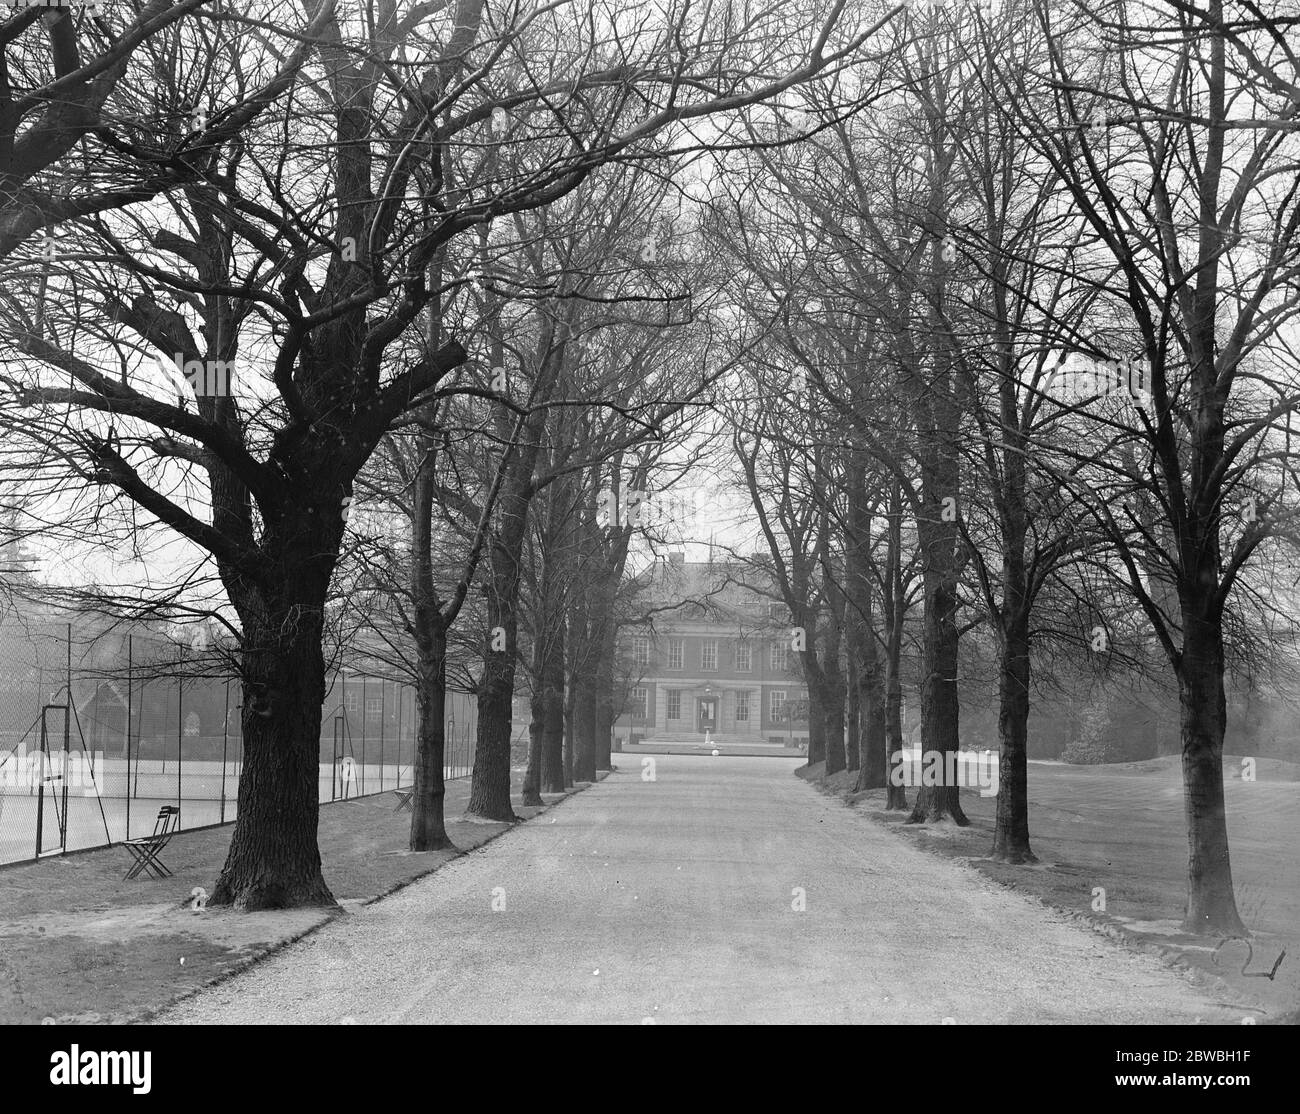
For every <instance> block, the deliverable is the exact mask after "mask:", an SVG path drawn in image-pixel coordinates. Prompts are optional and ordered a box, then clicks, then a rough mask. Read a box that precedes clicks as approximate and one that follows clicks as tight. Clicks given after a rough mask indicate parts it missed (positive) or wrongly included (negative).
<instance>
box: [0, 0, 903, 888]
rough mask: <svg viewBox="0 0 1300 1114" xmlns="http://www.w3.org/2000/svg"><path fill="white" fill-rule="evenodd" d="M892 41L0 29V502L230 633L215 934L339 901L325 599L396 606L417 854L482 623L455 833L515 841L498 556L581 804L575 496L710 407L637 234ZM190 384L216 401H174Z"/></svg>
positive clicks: (496, 19)
mask: <svg viewBox="0 0 1300 1114" xmlns="http://www.w3.org/2000/svg"><path fill="white" fill-rule="evenodd" d="M885 19H886V16H885V15H884V14H882V13H876V14H874V15H870V14H865V13H864V12H863V11H861V10H856V9H854V8H853V6H851V5H849V4H847V3H845V2H843V0H830V2H828V0H809V2H807V3H797V4H793V5H782V6H775V7H772V8H770V9H756V10H750V9H749V8H748V7H747V6H745V5H743V4H735V3H724V4H721V5H718V6H712V5H703V6H699V5H694V4H691V3H687V2H683V3H675V2H672V3H669V4H667V5H663V4H653V5H652V4H632V5H627V4H624V3H617V4H604V3H587V4H578V3H574V2H570V0H559V2H558V3H535V2H533V0H516V2H512V3H507V4H504V5H499V6H498V5H488V4H486V3H484V2H483V0H422V2H415V3H398V2H397V0H365V2H363V3H361V4H346V5H345V4H341V3H337V2H336V0H305V2H303V3H292V2H288V0H253V2H252V3H247V2H244V3H239V4H231V3H227V2H224V0H185V2H183V3H179V4H171V3H163V2H161V0H159V2H150V3H146V4H143V5H141V6H137V7H128V6H124V5H113V6H111V7H110V8H109V9H107V10H106V11H103V12H96V11H93V10H90V9H80V8H63V9H35V8H26V9H19V10H17V11H15V12H14V13H13V14H12V15H10V16H9V17H8V18H6V19H5V20H4V22H3V23H0V50H2V51H3V57H2V61H0V66H2V67H3V68H2V69H0V255H2V256H3V258H4V260H5V264H6V270H5V277H4V283H3V289H2V299H3V300H2V302H0V334H2V335H3V339H4V348H3V351H2V352H0V389H2V390H3V399H2V401H0V413H2V415H3V421H4V425H5V429H6V433H7V434H8V436H7V437H6V439H5V454H6V457H5V469H6V470H5V480H6V484H7V495H6V497H7V499H8V500H9V501H10V502H12V503H14V504H19V505H21V506H22V509H23V511H24V513H25V514H27V515H28V516H29V517H30V520H31V521H34V522H36V523H37V524H38V525H39V527H40V528H41V530H42V531H43V532H44V533H45V535H46V536H47V544H52V545H55V546H57V545H60V544H65V543H66V544H67V545H69V546H75V545H84V544H85V543H86V542H87V540H88V539H89V540H99V541H101V542H103V544H105V545H109V546H111V545H113V544H114V543H116V544H117V546H118V556H119V557H120V558H121V559H122V560H123V561H124V562H126V563H127V567H129V568H130V569H131V570H132V574H133V575H134V576H135V577H136V579H137V581H139V582H140V583H137V584H134V585H132V591H131V592H125V591H124V592H123V593H122V594H123V595H127V596H132V595H133V596H134V597H135V598H136V599H137V601H138V600H139V599H140V597H141V595H142V594H143V595H144V596H146V597H147V604H148V606H152V607H163V608H169V609H171V611H172V612H175V613H181V614H193V613H194V612H196V611H201V610H204V606H203V605H204V600H205V597H204V593H205V592H206V593H207V595H206V610H208V611H210V612H211V613H212V614H214V615H215V616H217V617H219V618H220V619H221V620H222V621H224V622H225V623H226V624H227V626H228V628H229V633H230V637H231V640H232V642H233V644H234V646H235V647H236V649H235V651H234V662H233V664H234V665H235V666H236V667H237V669H238V673H239V677H240V680H241V684H242V687H243V700H242V708H241V715H242V719H243V723H242V727H243V738H244V743H245V752H244V753H245V759H244V767H243V770H244V772H243V776H242V778H241V782H240V794H239V811H238V815H239V819H238V821H237V823H236V825H235V829H234V832H233V834H232V838H231V844H230V850H229V855H228V858H227V861H226V864H225V866H224V868H223V870H222V873H221V876H220V878H219V879H218V881H217V883H216V886H215V888H214V891H213V897H212V900H213V902H214V903H216V904H237V905H240V906H243V907H246V908H267V907H280V906H290V905H299V904H312V903H328V902H330V901H332V897H331V895H330V893H329V890H328V888H327V886H326V884H325V881H324V878H323V876H322V872H321V863H320V855H319V850H318V847H317V842H316V812H317V801H316V784H317V762H318V739H319V727H320V715H321V711H320V709H321V703H322V699H323V697H324V686H325V660H324V653H323V646H324V645H325V642H326V639H327V635H328V634H329V632H330V631H331V630H332V624H333V623H335V622H336V621H338V622H344V621H348V617H349V616H351V617H352V618H353V619H355V616H356V609H355V607H353V604H354V603H355V602H356V600H355V599H354V598H352V597H351V596H350V595H349V589H352V588H357V587H359V586H360V587H361V588H363V589H366V587H367V584H368V590H373V591H375V592H381V591H382V590H384V589H386V588H394V587H397V588H400V591H398V592H392V593H389V594H388V596H387V598H388V599H389V600H390V601H391V603H390V605H389V607H388V608H387V615H388V619H389V620H390V621H389V622H388V623H387V625H386V626H385V627H384V629H389V630H404V633H405V634H407V635H409V636H410V637H411V641H412V643H413V645H414V650H413V651H412V650H406V651H404V652H405V653H406V654H407V655H408V657H409V658H410V659H411V661H412V664H413V668H414V670H415V675H416V678H417V682H418V684H419V688H420V697H419V710H420V715H421V727H420V740H421V745H420V748H419V757H418V759H417V769H416V806H417V807H416V810H415V821H414V824H413V831H412V841H413V845H414V846H417V847H428V846H437V845H438V844H439V843H440V842H442V841H443V840H445V833H444V831H443V824H442V815H441V812H442V784H441V781H442V771H441V753H440V751H441V746H442V738H441V732H442V727H441V721H442V717H441V715H440V703H439V702H440V700H441V699H442V695H441V694H442V693H443V692H444V691H445V669H446V660H447V657H446V646H447V639H448V632H449V630H450V629H451V628H452V625H453V624H454V623H455V622H456V620H457V618H458V615H459V614H460V611H461V609H462V608H463V606H464V604H465V601H466V599H467V598H468V597H469V596H470V594H471V592H473V591H475V590H479V591H481V594H482V596H483V600H482V611H483V620H484V629H483V631H482V634H483V643H482V656H483V663H484V664H483V668H482V674H481V676H480V677H478V678H477V680H476V686H477V689H478V693H479V704H480V710H479V728H478V730H479V737H478V741H477V750H476V755H475V764H474V778H473V788H472V799H471V806H470V807H471V811H472V812H475V813H477V814H479V815H483V816H491V817H494V818H503V817H504V818H508V817H509V816H511V815H512V812H511V807H510V798H509V743H510V738H509V712H510V698H511V696H512V694H513V689H514V673H515V669H516V662H517V660H518V656H519V653H520V638H519V634H520V629H521V622H522V619H521V616H522V614H523V608H522V606H521V602H520V599H521V597H520V587H521V583H522V580H523V577H524V571H525V570H524V562H523V560H522V558H523V555H524V553H525V551H526V549H531V550H532V551H536V552H537V553H540V554H543V556H542V557H541V559H540V560H539V561H538V562H535V563H534V564H533V565H532V566H530V567H531V568H532V570H533V571H534V573H535V575H537V576H539V577H540V581H539V587H538V590H537V591H536V592H534V593H533V594H532V596H531V610H530V611H529V612H528V619H529V621H530V622H532V623H533V624H534V626H535V627H536V632H535V637H534V639H533V648H532V651H531V655H530V658H529V661H530V667H531V668H532V669H534V670H535V671H538V670H540V671H541V672H542V673H543V674H544V675H545V676H546V677H547V682H546V685H544V686H543V692H544V694H545V692H546V691H549V692H550V693H551V694H552V695H551V696H550V698H549V699H550V700H551V704H552V710H551V712H550V713H549V715H550V717H551V719H550V720H549V722H550V723H551V727H550V729H549V731H548V730H547V729H543V730H541V731H540V732H539V733H538V737H539V738H538V756H537V757H538V762H537V766H538V769H539V771H540V770H541V769H543V768H544V769H546V770H547V771H548V772H549V774H550V782H549V784H552V785H553V784H555V783H556V780H557V774H556V771H555V753H556V751H555V746H554V738H555V732H554V726H553V724H554V720H553V715H554V712H553V704H554V692H555V691H556V681H555V677H556V669H557V665H556V663H557V662H558V661H559V660H561V659H560V658H559V657H558V652H557V648H556V643H555V638H556V637H557V635H556V631H557V629H558V628H557V627H556V626H555V623H556V616H557V615H558V614H560V613H561V611H563V613H564V614H565V616H566V623H565V628H566V630H567V633H568V638H569V641H570V642H571V643H572V644H573V649H572V650H571V651H570V652H569V653H567V654H566V655H565V657H564V659H563V660H564V661H565V663H566V664H565V667H564V668H565V669H566V670H567V671H568V680H570V681H571V682H573V683H572V684H571V685H570V686H569V689H570V690H571V691H572V696H567V697H566V700H571V701H572V704H573V716H572V718H573V720H574V721H576V722H578V723H582V724H584V725H586V726H584V727H583V728H582V730H580V731H576V732H575V748H574V750H575V753H574V765H575V771H574V773H575V776H582V774H583V772H584V770H583V767H586V768H587V771H586V772H589V771H590V767H591V765H592V762H593V761H595V760H596V759H595V758H594V757H593V754H594V752H595V751H597V750H599V749H600V748H599V747H597V745H596V742H595V740H596V738H597V736H598V732H597V730H596V728H595V726H594V723H598V722H602V721H603V720H608V718H609V716H610V714H611V712H610V707H609V700H608V698H607V697H605V698H602V696H601V693H602V692H605V693H608V685H604V684H603V682H602V681H592V680H591V677H592V674H591V671H590V669H589V668H588V667H586V665H585V664H584V663H589V662H590V661H592V660H594V661H596V662H600V661H602V660H607V657H608V655H607V654H605V653H604V651H605V650H607V648H608V645H609V640H610V638H611V637H612V636H611V632H610V629H609V626H608V615H609V607H608V604H609V598H610V595H611V593H612V592H613V590H614V586H615V585H616V584H617V581H618V578H619V573H620V568H621V561H622V554H623V553H624V551H625V548H626V544H627V543H626V538H625V537H620V536H618V534H617V532H611V531H604V533H603V534H601V536H599V537H598V536H597V534H598V533H599V531H595V530H593V526H592V513H591V504H592V502H593V501H595V502H597V503H598V502H599V496H600V490H597V491H595V493H594V495H593V494H592V489H593V487H595V486H596V485H597V484H599V483H600V481H601V479H602V476H609V475H613V476H615V477H623V476H624V473H625V470H626V462H625V458H626V456H627V454H628V453H629V452H631V451H632V450H633V448H634V446H636V445H638V444H640V443H642V442H644V441H647V440H652V441H655V442H659V441H661V440H664V437H665V433H666V432H669V431H668V430H667V429H666V427H668V426H670V425H671V423H672V422H673V421H674V420H675V416H676V415H678V414H680V413H681V412H682V410H683V407H685V406H687V405H689V403H690V402H691V400H693V399H695V398H697V397H698V396H699V395H700V393H701V392H702V391H703V390H704V389H705V388H706V387H707V385H708V382H709V376H702V377H699V378H698V380H696V379H695V378H694V376H695V375H698V373H693V376H692V381H691V382H690V383H687V384H681V383H678V382H676V381H675V380H679V379H680V377H681V376H682V375H683V374H685V372H684V370H683V369H684V368H685V366H686V364H687V363H688V362H689V360H690V357H691V356H692V355H694V356H696V357H699V356H701V355H703V353H701V352H700V351H699V350H698V349H697V350H696V351H694V352H692V349H691V348H690V346H689V344H685V345H682V346H681V347H679V348H677V349H675V352H674V353H673V354H665V351H664V347H663V345H664V341H663V339H662V338H663V337H664V336H666V335H667V334H666V333H665V331H664V329H665V323H667V325H668V328H669V329H671V328H672V327H673V326H672V322H673V321H674V320H675V321H677V322H683V323H685V324H686V325H687V327H688V328H689V327H692V326H693V323H694V322H695V321H696V319H697V316H698V312H699V307H692V299H691V292H690V291H689V290H683V289H681V288H679V287H676V286H674V285H673V284H672V282H671V279H670V278H663V277H660V276H659V275H658V274H656V273H655V271H654V270H653V266H652V265H653V264H654V263H655V262H656V260H657V259H658V250H660V248H659V245H658V243H657V242H656V239H655V237H656V225H655V221H656V219H657V217H658V214H657V213H656V212H655V211H654V210H655V209H656V207H659V206H661V205H662V204H663V202H664V201H665V199H671V198H672V197H673V196H675V195H676V194H677V193H679V191H680V190H681V189H682V186H681V183H680V180H679V179H678V178H677V177H675V173H677V172H681V169H682V167H684V166H685V165H686V164H687V162H688V161H689V156H690V154H691V153H692V152H696V153H698V151H699V149H700V147H701V144H705V145H711V144H712V143H713V142H714V141H713V140H711V139H708V135H709V134H711V133H712V132H713V131H714V130H716V126H715V125H714V124H712V123H709V121H710V119H711V118H713V117H715V116H717V114H719V113H723V114H725V113H732V114H736V113H740V112H741V111H742V110H743V109H745V107H746V106H749V105H753V104H759V103H762V102H766V101H770V100H772V99H773V98H774V97H777V96H779V95H781V94H782V93H783V92H784V91H786V90H789V89H791V88H794V87H796V86H798V85H800V84H802V83H807V82H811V81H816V80H823V79H824V77H825V75H827V74H832V73H835V72H838V71H840V70H842V69H844V68H845V67H846V66H848V65H849V64H850V63H851V62H853V61H854V60H856V59H858V58H860V57H862V56H864V55H865V53H866V51H867V49H868V47H869V44H870V43H871V41H872V40H873V37H874V36H875V34H876V32H877V30H878V28H879V27H880V26H881V25H882V23H883V22H884V21H885ZM702 137H703V138H702ZM674 160H676V161H674ZM669 171H673V172H674V173H669ZM638 222H641V223H638ZM634 225H636V227H635V228H634V227H633V226H634ZM674 312H676V314H677V317H676V318H673V317H672V316H671V314H673V313H674ZM693 327H695V328H696V329H697V334H696V335H697V339H696V340H695V341H693V342H691V343H694V344H697V345H698V344H701V343H706V341H705V340H704V339H700V338H705V337H706V336H707V327H706V326H704V325H694V326H693ZM700 329H703V331H702V332H699V331H698V330H700ZM214 365H220V367H221V368H222V369H229V368H232V367H233V368H234V369H235V371H236V375H235V376H234V382H236V383H237V384H239V386H238V389H230V390H224V391H221V390H215V391H214V390H209V389H207V388H206V387H200V386H199V385H198V384H197V383H191V384H189V387H190V389H189V390H187V389H186V386H187V385H186V384H185V382H184V381H183V380H182V381H181V382H180V384H179V386H178V383H177V375H176V374H175V370H183V369H185V368H187V367H192V366H194V367H198V368H200V369H203V368H208V367H213V366H214ZM173 369H175V370H173ZM208 378H209V377H207V376H205V377H204V379H205V380H206V379H208ZM679 388H680V389H679ZM664 399H670V400H672V401H671V402H664V401H663V400H664ZM639 466H640V467H642V468H644V467H645V466H647V465H646V461H645V460H642V461H641V462H640V465H639ZM633 481H634V482H639V480H636V476H635V468H634V475H633ZM619 487H620V485H619V483H618V482H617V480H616V481H615V490H618V489H619ZM378 493H382V499H383V502H384V506H385V508H386V509H385V510H383V511H382V512H376V513H377V515H379V517H380V518H381V519H382V520H383V521H385V522H391V521H392V520H393V519H394V517H397V518H399V519H401V520H404V521H405V522H406V523H407V525H408V527H409V530H408V533H407V535H406V537H405V538H404V539H403V540H401V541H400V542H399V541H398V540H397V539H396V537H395V536H394V535H392V534H389V533H387V532H386V531H385V532H383V533H384V535H385V537H386V538H387V541H388V542H389V543H390V545H391V546H393V547H395V551H396V550H400V552H395V557H396V559H395V560H393V561H391V562H388V563H383V562H367V561H365V559H364V556H365V547H364V546H363V545H362V544H360V543H359V542H357V541H355V539H354V533H355V532H354V531H353V530H352V528H351V526H350V518H351V515H352V510H353V507H354V505H356V506H358V507H359V506H361V505H362V504H363V503H364V502H365V500H366V499H367V498H369V497H370V495H371V494H378ZM539 506H540V507H541V508H542V509H541V510H540V511H538V510H537V508H538V507H539ZM558 539H562V540H558ZM381 540H383V539H381ZM371 550H372V552H373V551H374V549H373V546H372V547H371ZM353 555H357V556H359V557H360V558H361V559H360V560H357V561H352V560H351V559H350V558H351V557H352V556H353ZM345 556H347V557H348V558H349V560H348V561H346V562H345V561H343V560H342V558H344V557H345ZM565 563H568V565H569V571H568V572H567V573H563V575H562V572H563V566H564V565H565ZM357 570H361V571H362V572H363V573H364V574H365V576H363V577H362V581H363V583H362V584H361V585H358V583H357V581H356V579H355V578H353V577H352V576H351V574H352V573H355V572H356V571H357ZM575 570H576V571H575ZM345 574H347V575H345ZM574 576H580V577H582V578H583V590H582V592H580V593H579V592H570V593H569V594H568V596H567V597H566V596H565V595H564V594H563V593H562V592H561V591H560V589H559V588H558V587H557V585H559V584H560V583H561V582H562V581H564V580H565V579H566V578H567V579H570V580H571V579H572V578H573V577H574ZM365 577H369V578H370V580H369V582H366V581H365ZM158 584H161V585H162V586H161V587H159V588H155V587H153V586H154V585H158ZM142 587H143V588H144V589H145V591H144V592H143V593H142V592H141V588H142ZM599 674H600V671H599V669H597V671H596V675H597V677H599ZM602 686H603V687H602ZM546 699H547V697H546V696H545V695H543V698H542V701H543V707H544V708H545V704H546ZM546 715H547V713H546V712H545V711H544V712H543V719H544V721H545V720H546ZM547 763H549V765H547Z"/></svg>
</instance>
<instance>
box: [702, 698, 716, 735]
mask: <svg viewBox="0 0 1300 1114" xmlns="http://www.w3.org/2000/svg"><path fill="white" fill-rule="evenodd" d="M699 708H700V730H701V731H716V730H717V729H718V700H717V697H713V696H705V697H701V698H700V702H699Z"/></svg>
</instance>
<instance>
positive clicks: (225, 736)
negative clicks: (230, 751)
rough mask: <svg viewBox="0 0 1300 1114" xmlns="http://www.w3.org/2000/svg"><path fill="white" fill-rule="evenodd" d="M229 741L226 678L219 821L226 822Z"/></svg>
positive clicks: (228, 689) (228, 708)
mask: <svg viewBox="0 0 1300 1114" xmlns="http://www.w3.org/2000/svg"><path fill="white" fill-rule="evenodd" d="M229 743H230V678H229V677H227V678H226V714H225V716H224V718H223V719H222V721H221V823H222V824H224V823H225V822H226V747H227V746H228V745H229Z"/></svg>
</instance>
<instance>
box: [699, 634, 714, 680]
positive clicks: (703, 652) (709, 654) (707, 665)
mask: <svg viewBox="0 0 1300 1114" xmlns="http://www.w3.org/2000/svg"><path fill="white" fill-rule="evenodd" d="M717 671H718V640H717V639H716V638H709V639H705V641H704V643H703V644H702V645H701V646H700V672H702V673H716V672H717Z"/></svg>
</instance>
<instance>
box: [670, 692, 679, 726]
mask: <svg viewBox="0 0 1300 1114" xmlns="http://www.w3.org/2000/svg"><path fill="white" fill-rule="evenodd" d="M668 718H669V719H681V718H682V694H681V692H680V691H679V690H678V689H669V690H668Z"/></svg>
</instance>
